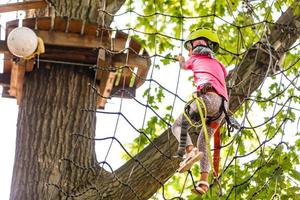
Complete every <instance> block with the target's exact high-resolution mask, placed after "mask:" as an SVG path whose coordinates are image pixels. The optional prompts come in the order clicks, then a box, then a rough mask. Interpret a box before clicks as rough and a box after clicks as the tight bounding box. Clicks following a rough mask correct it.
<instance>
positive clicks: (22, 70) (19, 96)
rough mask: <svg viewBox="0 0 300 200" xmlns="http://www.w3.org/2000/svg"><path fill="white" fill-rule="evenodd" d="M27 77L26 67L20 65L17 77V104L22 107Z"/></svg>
mask: <svg viewBox="0 0 300 200" xmlns="http://www.w3.org/2000/svg"><path fill="white" fill-rule="evenodd" d="M24 76H25V66H24V65H21V64H19V66H18V75H17V96H16V98H17V104H18V105H20V103H21V100H22V97H23V84H24Z"/></svg>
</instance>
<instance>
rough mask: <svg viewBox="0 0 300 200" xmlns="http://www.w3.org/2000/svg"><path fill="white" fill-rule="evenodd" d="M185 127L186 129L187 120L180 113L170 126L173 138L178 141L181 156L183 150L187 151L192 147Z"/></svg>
mask: <svg viewBox="0 0 300 200" xmlns="http://www.w3.org/2000/svg"><path fill="white" fill-rule="evenodd" d="M187 129H188V122H187V120H186V119H185V117H184V116H183V114H181V115H180V116H179V117H178V118H177V119H176V120H175V122H174V124H173V126H172V133H173V134H174V136H175V138H176V139H177V141H178V142H179V149H181V150H180V151H181V152H179V153H180V154H181V156H183V154H184V153H185V150H186V151H187V152H188V153H189V152H190V151H191V150H192V149H193V147H194V145H193V143H192V140H191V138H190V136H189V134H188V133H187Z"/></svg>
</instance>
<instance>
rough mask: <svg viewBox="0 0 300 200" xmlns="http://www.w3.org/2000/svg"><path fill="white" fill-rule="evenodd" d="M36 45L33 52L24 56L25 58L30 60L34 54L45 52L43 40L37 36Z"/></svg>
mask: <svg viewBox="0 0 300 200" xmlns="http://www.w3.org/2000/svg"><path fill="white" fill-rule="evenodd" d="M37 39H38V46H37V48H36V50H35V52H33V53H32V54H31V55H29V56H27V57H24V59H25V60H30V59H32V58H34V57H35V56H36V55H40V54H41V53H45V45H44V41H43V40H42V38H40V37H38V38H37Z"/></svg>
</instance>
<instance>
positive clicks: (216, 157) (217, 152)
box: [208, 122, 221, 177]
mask: <svg viewBox="0 0 300 200" xmlns="http://www.w3.org/2000/svg"><path fill="white" fill-rule="evenodd" d="M220 125H221V124H220V123H218V122H210V123H209V124H208V126H209V127H211V128H213V129H215V132H214V154H213V157H214V160H213V165H214V176H215V177H218V176H219V166H220V151H221V135H220Z"/></svg>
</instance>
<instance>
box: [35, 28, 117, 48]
mask: <svg viewBox="0 0 300 200" xmlns="http://www.w3.org/2000/svg"><path fill="white" fill-rule="evenodd" d="M35 32H36V34H37V35H38V36H39V37H41V38H42V39H43V41H44V43H45V44H49V45H56V46H65V47H78V48H99V47H104V48H108V49H109V48H110V42H109V40H108V39H107V38H102V39H101V38H100V37H96V36H92V35H85V36H82V35H79V34H76V33H65V32H51V31H40V30H39V31H35ZM119 50H121V49H119Z"/></svg>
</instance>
